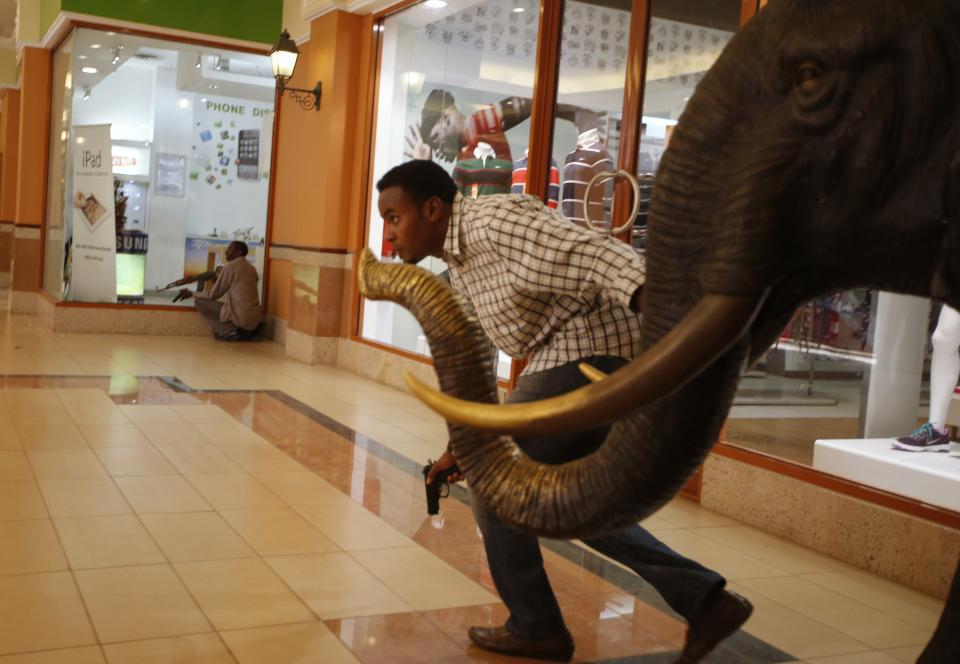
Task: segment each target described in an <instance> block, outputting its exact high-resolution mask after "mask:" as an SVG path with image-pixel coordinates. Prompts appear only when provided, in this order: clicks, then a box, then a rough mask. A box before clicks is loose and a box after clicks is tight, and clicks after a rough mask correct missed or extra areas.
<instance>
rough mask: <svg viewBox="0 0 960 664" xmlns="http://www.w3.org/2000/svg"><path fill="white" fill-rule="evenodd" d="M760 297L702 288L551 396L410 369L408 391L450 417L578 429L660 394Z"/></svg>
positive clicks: (512, 430)
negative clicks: (663, 322)
mask: <svg viewBox="0 0 960 664" xmlns="http://www.w3.org/2000/svg"><path fill="white" fill-rule="evenodd" d="M765 297H766V293H763V294H761V295H749V296H745V295H740V296H736V295H706V296H704V297H703V298H701V300H700V301H699V302H698V303H697V304H696V305H695V306H694V307H693V309H691V310H690V312H689V313H688V314H687V316H686V317H685V318H684V319H683V320H682V321H680V323H679V324H678V325H677V326H676V327H675V328H674V329H673V330H671V331H670V332H669V333H668V334H667V335H666V336H664V337H663V338H662V339H661V340H660V341H658V342H657V343H656V344H655V345H654V346H653V347H652V348H650V349H649V350H648V351H647V352H646V353H644V354H643V355H641V356H640V357H638V358H636V359H635V360H633V361H632V362H631V363H630V364H629V365H627V366H626V367H624V368H623V369H620V370H619V371H617V372H615V373H614V374H612V375H610V376H609V377H608V378H606V379H604V380H602V381H600V382H594V383H593V384H592V385H588V386H586V387H583V388H580V389H579V390H574V391H573V392H568V393H567V394H563V395H561V396H558V397H553V398H552V399H545V400H543V401H534V402H529V403H517V404H505V405H494V404H483V403H475V402H471V401H465V400H463V399H457V398H456V397H452V396H449V395H446V394H443V393H441V392H438V391H436V390H434V389H431V388H430V387H427V386H426V385H425V384H423V383H421V382H420V381H419V380H417V379H416V378H414V377H412V376H406V380H407V385H408V386H409V387H410V391H411V392H413V394H414V395H415V396H416V397H417V398H419V399H420V400H421V401H423V402H424V403H425V404H426V405H427V406H429V407H430V408H431V409H433V410H434V411H436V412H437V413H439V414H440V415H442V416H443V417H444V418H446V419H447V420H448V421H450V422H455V423H457V424H463V425H466V426H469V427H473V428H475V429H479V430H481V431H494V432H499V433H509V434H512V435H514V436H544V435H553V434H556V433H560V432H569V431H584V430H586V429H590V428H592V427H595V426H599V425H601V424H605V423H607V422H610V421H612V420H614V419H616V418H618V417H620V416H622V415H624V414H625V413H627V412H629V411H631V410H634V409H636V408H639V407H640V406H642V405H644V404H648V403H651V402H653V401H656V400H657V399H660V398H662V397H665V396H667V395H668V394H670V393H672V392H674V391H675V390H678V389H679V388H681V387H682V386H683V385H684V384H686V383H687V382H688V381H690V380H692V379H693V378H695V377H696V376H697V375H699V374H700V372H702V371H703V370H704V369H706V368H707V367H708V366H710V365H711V364H712V363H713V362H714V361H715V360H716V359H717V358H718V357H719V356H720V355H721V354H723V353H724V352H725V351H726V350H728V349H729V348H730V347H731V346H732V345H733V344H734V343H736V341H737V340H738V339H739V338H740V337H741V336H742V335H743V334H744V332H745V331H746V330H747V329H748V328H749V326H750V324H751V323H752V322H753V319H754V318H755V317H756V315H757V312H758V311H759V310H760V306H761V305H762V304H763V301H764V299H765Z"/></svg>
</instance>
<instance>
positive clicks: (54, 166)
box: [44, 29, 275, 304]
mask: <svg viewBox="0 0 960 664" xmlns="http://www.w3.org/2000/svg"><path fill="white" fill-rule="evenodd" d="M53 63H54V64H53V67H54V70H53V79H54V84H53V90H54V94H53V99H52V118H53V122H51V141H50V162H49V163H50V167H49V187H48V205H47V224H46V228H47V236H46V251H45V256H44V261H45V265H44V288H45V289H46V290H47V291H48V292H49V293H51V294H52V295H54V296H56V297H58V298H62V299H65V300H69V301H80V302H119V303H138V304H139V303H147V304H172V299H173V296H174V295H175V294H176V289H174V290H163V287H164V286H166V285H167V284H169V283H170V282H173V281H176V280H179V279H182V278H184V277H189V276H193V275H196V274H199V273H202V272H206V271H209V270H211V269H214V268H215V267H216V266H218V265H219V264H220V263H221V262H222V260H223V251H224V249H225V248H226V245H227V244H229V242H230V241H232V240H241V241H243V242H246V243H247V245H248V246H249V249H250V251H249V255H248V260H250V261H251V262H252V263H253V264H254V265H256V267H257V269H258V271H259V272H260V274H261V275H262V274H263V264H264V257H265V244H264V243H265V236H266V220H267V197H268V191H269V173H270V163H269V159H270V154H271V146H272V140H273V118H274V116H273V110H274V109H273V100H274V89H275V82H274V79H273V76H272V71H271V68H270V62H269V59H268V58H267V57H266V56H263V55H255V54H250V53H241V52H233V51H228V50H222V49H215V48H209V47H207V46H197V45H190V44H186V43H183V42H168V41H163V40H160V39H152V38H146V37H140V36H136V35H130V34H120V33H114V32H105V31H99V30H91V29H76V30H74V31H73V33H72V34H71V35H70V37H69V38H68V39H67V40H66V41H65V42H64V43H63V44H62V45H61V46H60V47H59V48H58V49H57V51H56V52H55V53H54V61H53Z"/></svg>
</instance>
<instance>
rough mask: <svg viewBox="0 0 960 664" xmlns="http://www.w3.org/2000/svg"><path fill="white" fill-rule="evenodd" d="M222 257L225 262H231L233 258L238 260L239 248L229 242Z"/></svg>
mask: <svg viewBox="0 0 960 664" xmlns="http://www.w3.org/2000/svg"><path fill="white" fill-rule="evenodd" d="M223 257H224V258H226V259H227V261H232V260H233V259H234V258H239V257H240V247H238V246H237V245H236V244H234V243H233V242H231V243H230V244H228V245H227V249H226V251H224V252H223Z"/></svg>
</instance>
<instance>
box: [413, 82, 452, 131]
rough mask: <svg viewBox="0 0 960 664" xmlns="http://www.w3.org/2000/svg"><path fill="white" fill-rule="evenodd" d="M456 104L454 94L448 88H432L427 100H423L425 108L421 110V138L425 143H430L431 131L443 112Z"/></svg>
mask: <svg viewBox="0 0 960 664" xmlns="http://www.w3.org/2000/svg"><path fill="white" fill-rule="evenodd" d="M455 105H456V101H454V99H453V95H452V94H450V93H449V92H447V91H446V90H441V89H438V90H432V91H431V92H430V94H429V95H427V100H426V101H425V102H423V110H422V111H421V112H420V138H422V139H423V141H424V143H428V144H429V138H430V132H432V131H433V127H434V126H435V125H436V124H437V122H438V121H439V120H440V118H441V117H443V112H444V111H445V110H447V109H448V108H450V107H451V106H455Z"/></svg>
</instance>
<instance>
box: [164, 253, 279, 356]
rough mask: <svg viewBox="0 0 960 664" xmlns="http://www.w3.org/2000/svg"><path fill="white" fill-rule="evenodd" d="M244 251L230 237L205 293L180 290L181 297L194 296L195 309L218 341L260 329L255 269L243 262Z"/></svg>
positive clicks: (246, 337)
mask: <svg viewBox="0 0 960 664" xmlns="http://www.w3.org/2000/svg"><path fill="white" fill-rule="evenodd" d="M248 251H249V250H248V248H247V245H246V244H245V243H244V242H239V241H237V240H234V241H233V242H231V243H230V244H229V245H227V250H226V251H225V252H224V254H223V256H224V259H225V262H224V265H223V268H222V269H221V270H220V273H219V274H218V275H217V280H216V282H215V283H214V284H213V288H212V289H211V290H210V291H209V292H207V293H194V292H192V291H189V290H186V289H183V290H181V291H180V293H181V295H182V297H183V298H184V299H185V298H189V297H192V298H194V306H196V308H197V311H199V312H200V314H201V315H202V316H203V317H204V318H205V319H206V321H207V323H208V324H209V325H210V329H211V330H212V331H213V336H214V337H216V338H217V339H219V340H221V341H247V340H249V339H253V338H256V337H258V336H259V334H260V331H261V329H262V325H261V321H260V297H259V295H258V294H257V282H258V281H259V277H258V276H257V268H255V267H254V266H253V265H251V264H250V263H249V262H247V253H248ZM224 296H226V297H225V298H224V300H223V301H222V302H221V301H220V299H221V298H223V297H224Z"/></svg>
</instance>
